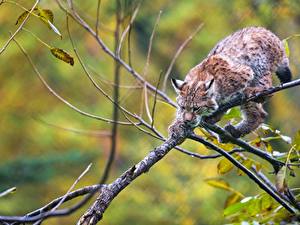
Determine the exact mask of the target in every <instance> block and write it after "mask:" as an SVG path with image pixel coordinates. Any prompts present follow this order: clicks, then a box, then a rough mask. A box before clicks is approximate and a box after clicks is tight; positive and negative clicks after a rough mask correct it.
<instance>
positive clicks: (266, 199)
mask: <svg viewBox="0 0 300 225" xmlns="http://www.w3.org/2000/svg"><path fill="white" fill-rule="evenodd" d="M260 201H261V209H262V210H269V209H270V208H271V207H272V205H273V199H272V197H271V196H270V195H268V194H263V195H262V196H261V198H260Z"/></svg>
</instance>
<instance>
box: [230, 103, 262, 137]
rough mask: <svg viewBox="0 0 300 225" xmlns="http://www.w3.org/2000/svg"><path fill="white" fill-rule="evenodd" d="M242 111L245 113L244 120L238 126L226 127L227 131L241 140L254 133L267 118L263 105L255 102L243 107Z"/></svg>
mask: <svg viewBox="0 0 300 225" xmlns="http://www.w3.org/2000/svg"><path fill="white" fill-rule="evenodd" d="M241 111H242V113H243V120H242V121H241V122H240V123H238V124H237V125H236V126H233V125H231V124H228V125H226V126H225V130H227V131H228V132H229V133H230V134H231V135H232V136H233V137H235V138H239V137H241V136H244V135H246V134H249V133H250V132H251V131H254V130H255V129H256V128H258V126H259V125H260V124H262V123H263V121H264V119H265V118H266V116H267V113H266V112H265V111H264V109H263V107H262V104H260V103H255V102H249V103H247V104H245V105H242V106H241Z"/></svg>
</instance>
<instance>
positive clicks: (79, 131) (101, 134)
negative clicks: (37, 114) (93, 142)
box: [33, 118, 111, 137]
mask: <svg viewBox="0 0 300 225" xmlns="http://www.w3.org/2000/svg"><path fill="white" fill-rule="evenodd" d="M33 119H34V120H36V121H37V122H40V123H43V124H45V125H47V126H50V127H53V128H56V129H60V130H64V131H70V132H73V133H75V134H80V135H87V136H94V137H110V136H111V133H110V132H108V131H98V130H83V129H76V128H71V127H62V126H59V125H55V124H52V123H48V122H46V121H44V120H42V119H40V118H33Z"/></svg>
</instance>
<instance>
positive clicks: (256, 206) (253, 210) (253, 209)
mask: <svg viewBox="0 0 300 225" xmlns="http://www.w3.org/2000/svg"><path fill="white" fill-rule="evenodd" d="M247 212H248V213H249V214H250V216H256V215H257V214H259V213H260V212H261V201H260V199H259V198H253V199H252V200H251V201H250V202H249V204H248V206H247Z"/></svg>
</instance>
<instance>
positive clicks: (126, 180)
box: [77, 124, 189, 225]
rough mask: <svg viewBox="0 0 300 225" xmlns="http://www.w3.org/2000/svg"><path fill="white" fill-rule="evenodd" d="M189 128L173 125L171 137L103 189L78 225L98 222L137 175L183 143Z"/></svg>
mask: <svg viewBox="0 0 300 225" xmlns="http://www.w3.org/2000/svg"><path fill="white" fill-rule="evenodd" d="M188 132H189V128H188V127H186V126H185V125H184V124H179V125H178V126H173V130H172V128H171V131H170V133H171V135H170V138H169V139H167V140H166V141H165V142H164V143H163V144H162V145H161V146H159V147H157V148H155V149H154V150H153V151H151V152H150V153H149V154H148V155H147V156H146V157H145V158H144V159H143V160H142V161H140V162H139V163H138V164H136V165H134V166H133V167H131V168H130V169H128V170H127V171H126V172H124V173H123V174H122V175H121V176H120V177H119V178H118V179H116V180H115V181H114V182H113V183H111V184H110V185H108V186H106V187H104V188H103V189H102V190H101V194H100V195H99V197H98V198H97V200H96V201H95V202H94V204H93V205H92V206H91V207H90V208H89V209H88V210H87V212H86V213H85V214H84V215H83V216H82V217H81V219H80V220H79V221H78V223H77V224H78V225H83V224H86V225H88V224H89V225H91V224H97V222H98V221H99V220H101V218H102V216H103V213H104V212H105V210H106V209H107V207H108V206H109V204H110V203H111V201H112V200H113V199H114V198H115V197H116V196H117V195H118V194H119V193H120V192H121V191H122V190H123V189H124V188H126V187H127V186H128V185H129V184H131V182H132V181H133V180H135V179H136V178H137V177H139V176H140V175H142V174H143V173H146V172H148V171H149V169H150V168H151V167H152V166H153V165H154V164H155V163H157V162H158V161H159V160H161V159H162V158H163V157H164V156H165V155H166V154H167V153H168V152H169V151H170V150H171V149H172V148H174V147H175V146H176V145H179V144H181V143H182V142H183V141H184V140H185V138H186V137H187V134H188Z"/></svg>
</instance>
